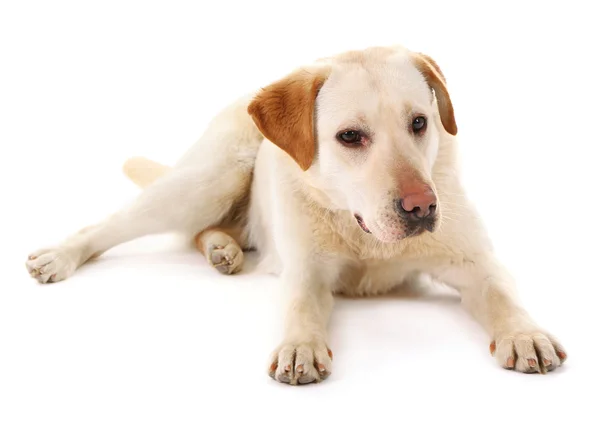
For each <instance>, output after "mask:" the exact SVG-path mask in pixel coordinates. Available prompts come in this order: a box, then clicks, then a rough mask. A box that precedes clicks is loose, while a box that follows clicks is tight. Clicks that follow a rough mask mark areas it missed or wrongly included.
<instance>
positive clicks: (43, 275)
mask: <svg viewBox="0 0 600 431" xmlns="http://www.w3.org/2000/svg"><path fill="white" fill-rule="evenodd" d="M25 266H26V267H27V271H28V272H29V274H30V275H31V276H32V277H33V278H35V279H36V280H37V281H39V282H40V283H54V282H57V281H61V280H64V279H65V278H67V277H69V276H71V275H72V274H73V273H74V272H75V270H76V269H77V260H76V259H75V258H74V257H73V256H72V255H71V253H69V252H67V251H65V250H61V249H59V248H57V249H43V250H38V251H35V252H33V253H31V254H30V255H29V256H28V258H27V261H26V262H25Z"/></svg>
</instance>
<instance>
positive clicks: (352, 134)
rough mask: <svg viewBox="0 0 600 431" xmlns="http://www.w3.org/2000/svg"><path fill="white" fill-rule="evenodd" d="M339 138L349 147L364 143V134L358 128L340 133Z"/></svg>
mask: <svg viewBox="0 0 600 431" xmlns="http://www.w3.org/2000/svg"><path fill="white" fill-rule="evenodd" d="M337 139H338V141H340V142H341V143H342V145H345V146H347V147H358V146H359V145H361V143H362V135H361V134H360V132H357V131H356V130H346V131H344V132H341V133H338V135H337Z"/></svg>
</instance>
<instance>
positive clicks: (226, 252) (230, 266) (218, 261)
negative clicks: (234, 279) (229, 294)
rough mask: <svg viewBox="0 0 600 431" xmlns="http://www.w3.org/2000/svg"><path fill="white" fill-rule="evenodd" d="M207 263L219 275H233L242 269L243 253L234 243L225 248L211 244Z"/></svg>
mask: <svg viewBox="0 0 600 431" xmlns="http://www.w3.org/2000/svg"><path fill="white" fill-rule="evenodd" d="M208 261H209V262H210V264H211V265H212V266H214V267H215V268H216V269H217V270H218V271H219V272H220V273H221V274H235V273H236V272H239V271H240V270H241V269H242V265H243V263H244V252H243V251H242V249H241V248H240V247H239V246H238V245H237V244H235V243H232V244H227V245H225V246H221V245H214V244H211V245H210V246H209V247H208Z"/></svg>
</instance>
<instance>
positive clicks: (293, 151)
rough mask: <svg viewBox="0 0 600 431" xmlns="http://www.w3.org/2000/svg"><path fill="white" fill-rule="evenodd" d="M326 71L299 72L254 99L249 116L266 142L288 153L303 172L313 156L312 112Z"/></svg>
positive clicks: (327, 74) (270, 86)
mask: <svg viewBox="0 0 600 431" xmlns="http://www.w3.org/2000/svg"><path fill="white" fill-rule="evenodd" d="M328 76H329V69H326V68H323V69H318V70H316V71H309V70H304V69H303V70H298V71H296V72H294V73H292V74H290V75H288V76H287V77H285V78H283V79H281V80H280V81H277V82H275V83H274V84H271V85H269V86H267V87H265V88H264V89H263V90H262V91H260V92H259V93H258V95H256V97H255V98H254V99H253V100H252V102H251V103H250V105H249V106H248V113H249V114H250V115H251V116H252V119H253V120H254V123H255V124H256V126H257V127H258V129H259V130H260V132H261V133H262V134H263V135H264V136H265V138H267V139H268V140H269V141H271V142H273V143H274V144H275V145H277V146H278V147H280V148H281V149H282V150H284V151H285V152H287V153H288V154H289V155H290V156H291V157H292V158H293V159H294V160H295V161H296V162H297V163H298V165H299V166H300V167H301V168H302V169H303V170H307V169H308V168H310V166H311V164H312V162H313V159H314V156H315V150H316V149H315V130H314V111H315V99H316V98H317V94H318V92H319V89H320V88H321V87H322V86H323V83H324V82H325V80H326V79H327V77H328Z"/></svg>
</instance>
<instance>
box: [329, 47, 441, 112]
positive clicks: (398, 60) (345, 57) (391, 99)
mask: <svg viewBox="0 0 600 431" xmlns="http://www.w3.org/2000/svg"><path fill="white" fill-rule="evenodd" d="M329 64H330V66H331V72H330V75H329V77H328V79H327V80H326V81H325V83H324V85H323V87H322V89H321V92H320V94H319V99H318V101H319V104H320V108H321V109H324V110H326V111H327V114H328V117H329V118H330V119H332V120H339V121H342V120H343V117H345V116H352V115H359V114H360V115H366V116H369V115H376V114H378V113H379V112H380V109H381V108H382V107H385V109H388V110H389V109H395V108H397V109H398V110H404V109H405V107H406V106H413V107H414V106H417V107H424V106H428V105H429V104H430V103H431V97H432V95H431V91H430V90H429V87H428V85H427V83H426V82H425V78H424V77H423V75H421V73H420V72H419V71H418V69H417V68H416V67H415V65H414V63H413V61H412V59H411V57H410V55H409V54H408V53H407V52H405V51H384V52H383V54H382V53H381V52H376V53H370V52H368V51H358V52H351V53H345V54H342V55H341V56H340V57H336V58H332V59H330V61H329Z"/></svg>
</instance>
